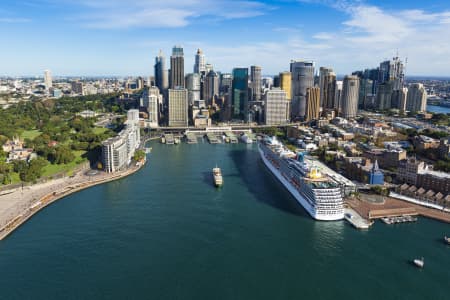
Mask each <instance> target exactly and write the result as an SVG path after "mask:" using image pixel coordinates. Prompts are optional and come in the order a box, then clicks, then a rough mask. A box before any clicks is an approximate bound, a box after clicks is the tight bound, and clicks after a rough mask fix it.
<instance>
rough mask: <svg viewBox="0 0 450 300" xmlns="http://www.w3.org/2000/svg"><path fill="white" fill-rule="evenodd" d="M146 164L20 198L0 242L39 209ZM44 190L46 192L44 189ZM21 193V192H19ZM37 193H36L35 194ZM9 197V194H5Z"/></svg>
mask: <svg viewBox="0 0 450 300" xmlns="http://www.w3.org/2000/svg"><path fill="white" fill-rule="evenodd" d="M145 163H146V160H144V161H142V162H138V163H136V164H135V165H134V166H131V167H130V168H128V169H127V170H124V171H120V172H116V173H110V174H106V175H103V176H100V177H99V178H98V179H92V178H91V176H86V175H81V173H80V174H78V175H77V176H78V177H79V179H78V180H77V181H76V182H72V183H71V184H69V185H67V184H66V185H65V186H63V187H61V188H59V189H58V190H56V191H55V190H53V191H51V192H47V194H44V195H43V196H40V197H38V198H37V199H36V198H34V197H33V198H32V199H30V200H27V199H24V197H23V196H22V199H21V201H22V202H23V203H21V204H20V205H19V208H20V212H17V215H15V216H14V217H13V218H11V219H9V221H7V222H5V224H4V226H2V227H1V228H0V240H3V239H4V238H6V237H7V236H8V235H10V234H11V233H12V232H13V231H14V230H15V229H17V228H18V227H19V226H20V225H22V224H23V223H25V222H26V221H27V220H29V219H30V218H31V217H33V216H34V215H35V214H36V213H37V212H39V211H40V210H41V209H43V208H45V207H46V206H48V205H50V204H52V203H53V202H55V201H57V200H59V199H61V198H64V197H66V196H68V195H70V194H73V193H76V192H78V191H81V190H84V189H87V188H90V187H93V186H96V185H99V184H103V183H107V182H110V181H114V180H118V179H121V178H124V177H127V176H129V175H131V174H133V173H135V172H137V171H139V170H140V169H141V168H142V167H143V166H144V165H145ZM44 190H48V188H47V189H44ZM20 192H21V193H23V191H20ZM14 193H19V191H15V192H14ZM36 193H38V192H36ZM41 193H42V192H41ZM30 194H31V196H34V195H35V194H34V193H32V192H30ZM7 195H10V194H7ZM22 195H23V194H22Z"/></svg>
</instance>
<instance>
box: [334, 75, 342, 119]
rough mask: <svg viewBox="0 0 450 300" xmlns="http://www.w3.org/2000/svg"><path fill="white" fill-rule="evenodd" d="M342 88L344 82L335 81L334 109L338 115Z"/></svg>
mask: <svg viewBox="0 0 450 300" xmlns="http://www.w3.org/2000/svg"><path fill="white" fill-rule="evenodd" d="M343 86H344V82H343V81H341V80H339V81H336V89H335V91H334V109H336V111H337V113H338V114H339V113H340V111H341V109H342V108H341V107H342V88H343Z"/></svg>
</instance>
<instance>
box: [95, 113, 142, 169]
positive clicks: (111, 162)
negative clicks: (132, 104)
mask: <svg viewBox="0 0 450 300" xmlns="http://www.w3.org/2000/svg"><path fill="white" fill-rule="evenodd" d="M136 111H137V121H136ZM127 117H128V120H127V122H126V127H125V129H123V130H122V131H121V132H120V133H119V134H118V135H117V136H115V137H112V138H109V139H107V140H106V141H103V143H102V156H101V161H102V164H103V170H104V171H105V172H108V173H111V172H116V171H120V170H123V169H124V168H126V167H127V166H128V165H129V164H130V162H131V159H132V158H133V155H134V153H135V151H136V149H138V148H139V145H140V143H141V136H140V128H139V111H138V110H137V109H130V110H129V111H128V112H127Z"/></svg>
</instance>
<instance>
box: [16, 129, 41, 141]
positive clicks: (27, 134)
mask: <svg viewBox="0 0 450 300" xmlns="http://www.w3.org/2000/svg"><path fill="white" fill-rule="evenodd" d="M41 133H42V132H41V131H39V130H37V129H35V130H25V131H24V132H23V133H22V134H21V135H20V137H21V138H22V139H23V140H24V139H30V140H32V139H34V138H35V137H37V136H38V135H40V134H41Z"/></svg>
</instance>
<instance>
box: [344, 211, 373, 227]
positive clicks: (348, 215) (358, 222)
mask: <svg viewBox="0 0 450 300" xmlns="http://www.w3.org/2000/svg"><path fill="white" fill-rule="evenodd" d="M344 218H345V220H346V221H347V222H349V223H350V224H352V225H353V226H354V227H355V228H356V229H369V227H370V226H371V225H372V224H373V221H372V222H371V221H368V220H366V219H364V218H363V217H361V216H360V215H359V214H358V213H357V212H356V211H355V210H353V209H352V208H345V209H344Z"/></svg>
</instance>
